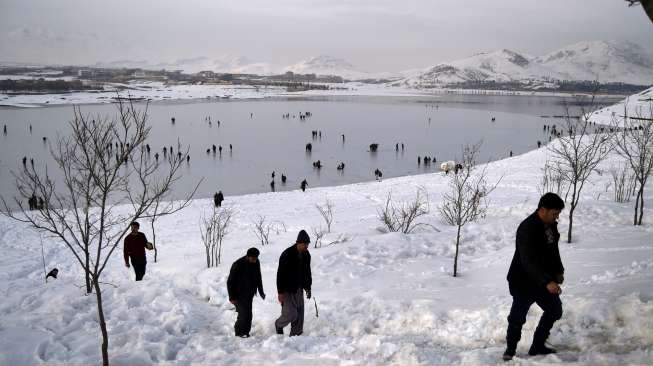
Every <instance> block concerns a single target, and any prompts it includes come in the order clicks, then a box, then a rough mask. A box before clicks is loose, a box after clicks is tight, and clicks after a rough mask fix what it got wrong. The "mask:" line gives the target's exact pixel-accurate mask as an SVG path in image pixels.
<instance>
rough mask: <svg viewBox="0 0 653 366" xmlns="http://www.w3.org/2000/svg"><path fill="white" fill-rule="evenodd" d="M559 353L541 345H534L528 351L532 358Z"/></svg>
mask: <svg viewBox="0 0 653 366" xmlns="http://www.w3.org/2000/svg"><path fill="white" fill-rule="evenodd" d="M556 352H557V351H556V350H554V349H553V348H549V347H547V346H545V345H544V344H541V345H535V344H533V345H532V346H531V349H529V350H528V354H529V355H530V356H537V355H550V354H552V353H556Z"/></svg>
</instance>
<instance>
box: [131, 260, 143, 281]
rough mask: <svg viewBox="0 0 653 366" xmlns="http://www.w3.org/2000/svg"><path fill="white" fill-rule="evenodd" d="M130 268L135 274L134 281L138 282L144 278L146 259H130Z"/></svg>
mask: <svg viewBox="0 0 653 366" xmlns="http://www.w3.org/2000/svg"><path fill="white" fill-rule="evenodd" d="M131 262H132V267H134V273H136V281H140V280H142V279H143V276H145V266H146V265H147V258H145V257H143V258H134V257H131Z"/></svg>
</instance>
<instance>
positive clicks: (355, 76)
mask: <svg viewBox="0 0 653 366" xmlns="http://www.w3.org/2000/svg"><path fill="white" fill-rule="evenodd" d="M284 71H292V72H294V73H296V74H316V75H337V76H341V77H343V78H345V79H349V80H363V79H391V78H394V79H397V78H400V77H402V75H401V74H399V73H392V72H384V73H370V72H366V71H361V70H358V69H357V68H356V67H355V66H354V65H352V64H351V63H349V62H348V61H347V60H344V59H341V58H336V57H332V56H327V55H319V56H314V57H310V58H308V59H306V60H302V61H300V62H298V63H296V64H294V65H290V66H287V67H286V68H284Z"/></svg>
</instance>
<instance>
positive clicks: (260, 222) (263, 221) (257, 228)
mask: <svg viewBox="0 0 653 366" xmlns="http://www.w3.org/2000/svg"><path fill="white" fill-rule="evenodd" d="M252 225H253V229H254V234H256V237H257V238H258V240H259V241H260V242H261V245H267V244H269V243H270V239H269V238H270V231H272V229H273V228H274V224H272V223H269V222H267V218H266V217H265V216H261V215H257V217H256V220H254V221H252Z"/></svg>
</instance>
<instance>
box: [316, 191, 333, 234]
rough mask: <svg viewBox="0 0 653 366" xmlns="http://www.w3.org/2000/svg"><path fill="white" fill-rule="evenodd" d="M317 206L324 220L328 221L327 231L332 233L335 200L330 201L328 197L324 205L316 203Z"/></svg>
mask: <svg viewBox="0 0 653 366" xmlns="http://www.w3.org/2000/svg"><path fill="white" fill-rule="evenodd" d="M315 208H317V210H318V211H319V212H320V215H321V216H322V218H323V219H324V222H325V223H326V227H327V229H326V232H327V233H330V232H331V224H332V223H333V202H331V201H329V199H328V198H327V200H326V202H325V203H324V205H323V206H320V205H317V204H316V205H315Z"/></svg>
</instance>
